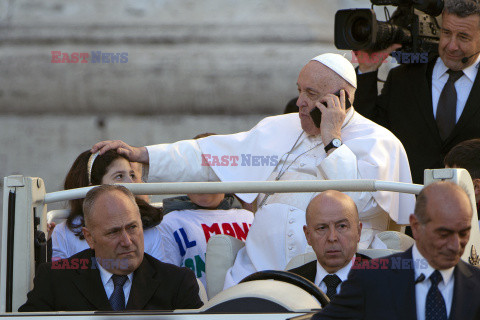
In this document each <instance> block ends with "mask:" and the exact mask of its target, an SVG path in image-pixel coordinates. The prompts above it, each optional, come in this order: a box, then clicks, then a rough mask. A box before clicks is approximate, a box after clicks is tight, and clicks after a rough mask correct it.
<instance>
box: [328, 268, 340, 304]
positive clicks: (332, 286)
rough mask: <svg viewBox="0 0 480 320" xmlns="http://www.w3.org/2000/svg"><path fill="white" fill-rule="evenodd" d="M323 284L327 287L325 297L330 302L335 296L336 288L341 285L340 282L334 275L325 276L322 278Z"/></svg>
mask: <svg viewBox="0 0 480 320" xmlns="http://www.w3.org/2000/svg"><path fill="white" fill-rule="evenodd" d="M323 282H325V284H326V285H327V297H328V298H329V299H330V300H332V299H333V297H335V295H336V294H337V286H338V285H339V284H340V283H342V280H340V278H339V277H338V276H337V275H336V274H327V275H326V276H325V278H323Z"/></svg>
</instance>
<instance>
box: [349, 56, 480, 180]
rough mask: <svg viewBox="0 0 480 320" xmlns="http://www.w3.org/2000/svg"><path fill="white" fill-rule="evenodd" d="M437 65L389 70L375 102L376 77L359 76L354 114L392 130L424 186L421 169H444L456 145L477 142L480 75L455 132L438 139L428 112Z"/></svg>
mask: <svg viewBox="0 0 480 320" xmlns="http://www.w3.org/2000/svg"><path fill="white" fill-rule="evenodd" d="M435 61H436V59H433V60H432V61H430V62H429V63H428V64H405V65H402V66H399V67H397V68H394V69H392V70H391V71H390V73H389V74H388V77H387V80H386V82H385V85H384V87H383V89H382V93H381V94H380V95H379V96H378V97H377V72H370V73H366V74H361V75H357V80H358V89H357V91H356V93H355V102H354V105H355V110H357V111H358V112H359V113H360V114H362V115H363V116H365V117H367V118H369V119H370V120H373V121H375V122H377V123H379V124H380V125H382V126H384V127H386V128H387V129H389V130H390V131H392V133H393V134H395V135H396V136H397V138H398V139H399V140H400V141H401V142H402V143H403V146H404V147H405V150H406V151H407V156H408V159H409V162H410V168H411V171H412V179H413V182H414V183H423V170H425V169H434V168H443V167H444V164H443V159H444V158H445V155H446V154H447V153H448V151H449V150H450V149H451V148H452V147H454V146H455V145H456V144H458V143H459V142H462V141H464V140H468V139H473V138H478V137H480V73H479V74H477V77H476V79H475V82H474V84H473V87H472V90H471V91H470V96H469V97H468V100H467V103H466V105H465V109H464V110H463V113H462V115H461V117H460V119H459V120H458V122H457V124H456V126H455V128H454V130H453V131H452V133H451V134H450V136H449V137H448V138H447V139H446V140H445V141H442V140H441V138H440V135H439V133H438V128H437V124H436V122H435V118H434V115H433V107H432V90H431V87H432V72H433V66H434V64H435Z"/></svg>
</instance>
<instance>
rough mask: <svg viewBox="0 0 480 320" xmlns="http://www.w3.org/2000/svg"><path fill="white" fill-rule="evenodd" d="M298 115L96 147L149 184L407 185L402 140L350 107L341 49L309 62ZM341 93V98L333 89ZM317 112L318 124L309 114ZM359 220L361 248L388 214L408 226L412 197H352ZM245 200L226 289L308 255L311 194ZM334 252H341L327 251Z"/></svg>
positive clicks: (350, 72)
mask: <svg viewBox="0 0 480 320" xmlns="http://www.w3.org/2000/svg"><path fill="white" fill-rule="evenodd" d="M297 86H298V92H299V98H298V101H297V106H298V107H299V113H298V114H297V113H293V114H287V115H280V116H274V117H268V118H265V119H263V120H262V121H260V122H259V123H258V124H257V125H256V126H255V127H254V128H253V129H251V130H250V131H248V132H240V133H236V134H230V135H216V136H210V137H207V138H203V139H200V140H184V141H179V142H176V143H173V144H159V145H154V146H148V147H141V148H138V147H132V146H129V145H127V144H126V143H124V142H122V141H118V140H117V141H103V142H99V143H97V144H96V145H95V146H94V147H93V148H92V152H96V151H100V152H105V151H106V150H109V149H117V151H118V152H119V153H122V154H124V155H125V156H127V157H128V158H129V159H130V160H131V161H137V162H142V163H145V164H149V175H148V177H149V178H148V179H149V181H219V180H220V181H265V180H321V179H328V180H340V179H380V180H387V181H400V182H407V183H410V182H411V176H410V168H409V165H408V160H407V156H406V154H405V150H404V148H403V146H402V144H401V143H400V141H399V140H398V139H397V138H396V137H395V136H394V135H393V134H392V133H391V132H390V131H388V130H387V129H385V128H383V127H381V126H379V125H377V124H375V123H374V122H372V121H370V120H368V119H366V118H364V117H363V116H361V115H360V114H358V113H357V112H355V110H354V108H353V107H350V108H347V109H346V108H345V105H346V104H345V99H346V98H348V99H349V100H350V102H351V103H352V104H353V97H354V96H355V90H356V87H357V81H356V75H355V70H354V68H353V66H352V64H351V63H350V62H349V61H348V60H347V59H345V58H344V57H342V56H340V55H338V54H331V53H328V54H322V55H319V56H317V57H315V58H313V59H312V60H311V61H309V62H308V63H307V65H306V66H305V67H304V68H303V69H302V70H301V71H300V74H299V76H298V81H297ZM339 90H341V91H340V97H337V96H335V95H334V93H336V92H338V91H339ZM313 108H319V109H320V111H321V113H322V117H321V123H320V127H319V128H318V127H317V126H316V125H315V124H314V122H313V120H312V118H311V117H310V111H311V110H313ZM347 194H348V195H349V196H350V197H352V199H353V200H354V201H355V203H356V205H357V207H358V211H359V215H360V220H361V222H362V223H363V229H362V235H361V242H360V247H362V248H367V247H368V246H369V245H370V243H371V241H372V240H373V237H374V235H375V234H376V233H378V232H380V231H384V230H386V229H387V225H388V215H390V217H391V218H392V219H393V220H394V221H396V222H397V223H399V224H408V216H409V214H410V213H412V212H413V208H414V203H415V198H414V196H413V195H406V194H398V193H393V192H382V191H380V192H373V193H372V192H352V193H347ZM238 196H239V197H240V198H241V199H242V200H244V201H245V202H247V203H251V202H253V201H254V200H255V199H256V198H257V196H258V199H257V200H258V201H257V203H258V209H257V212H256V214H255V219H254V222H253V225H252V226H251V229H250V232H249V234H248V237H247V240H246V243H245V247H244V248H242V249H241V250H240V251H239V253H238V255H237V258H236V260H235V264H234V266H233V267H232V268H231V269H230V270H229V272H228V273H227V276H226V279H225V287H229V286H231V285H234V284H236V283H238V282H239V281H240V280H241V279H243V278H244V277H246V276H248V275H249V274H251V273H253V272H256V271H260V270H267V269H279V270H283V269H284V268H285V266H286V265H287V263H288V261H289V260H290V259H291V258H292V257H294V256H296V255H299V254H302V253H305V252H306V251H307V250H311V248H307V247H308V245H307V241H306V239H305V235H304V233H303V230H302V228H303V225H305V210H306V208H307V206H308V204H309V202H310V200H311V199H312V198H313V197H314V196H315V193H291V194H285V193H277V194H273V195H265V194H259V195H257V194H238ZM328 254H332V255H334V254H338V253H336V252H330V253H328Z"/></svg>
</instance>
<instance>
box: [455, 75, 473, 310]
mask: <svg viewBox="0 0 480 320" xmlns="http://www.w3.org/2000/svg"><path fill="white" fill-rule="evenodd" d="M477 78H478V77H477ZM453 275H454V277H455V278H454V279H455V284H454V286H453V300H452V308H451V310H450V319H466V318H471V317H472V314H474V312H475V309H474V307H475V304H474V303H472V302H471V300H472V299H473V298H474V297H472V292H473V283H472V282H471V281H470V279H469V278H470V277H471V276H472V273H471V272H470V270H468V269H467V268H466V266H465V262H463V261H460V262H459V263H458V264H457V266H456V267H455V271H454V272H453ZM477 298H478V297H477Z"/></svg>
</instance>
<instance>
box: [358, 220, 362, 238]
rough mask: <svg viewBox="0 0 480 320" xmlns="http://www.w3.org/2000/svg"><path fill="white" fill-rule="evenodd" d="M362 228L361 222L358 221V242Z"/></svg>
mask: <svg viewBox="0 0 480 320" xmlns="http://www.w3.org/2000/svg"><path fill="white" fill-rule="evenodd" d="M362 228H363V224H362V223H361V222H359V223H358V242H360V238H361V236H362Z"/></svg>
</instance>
